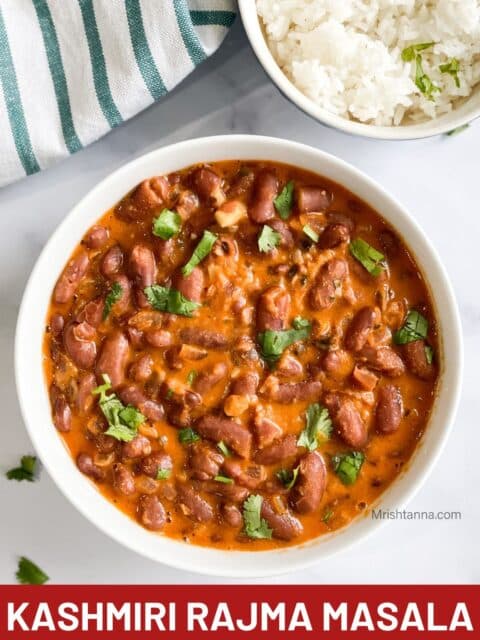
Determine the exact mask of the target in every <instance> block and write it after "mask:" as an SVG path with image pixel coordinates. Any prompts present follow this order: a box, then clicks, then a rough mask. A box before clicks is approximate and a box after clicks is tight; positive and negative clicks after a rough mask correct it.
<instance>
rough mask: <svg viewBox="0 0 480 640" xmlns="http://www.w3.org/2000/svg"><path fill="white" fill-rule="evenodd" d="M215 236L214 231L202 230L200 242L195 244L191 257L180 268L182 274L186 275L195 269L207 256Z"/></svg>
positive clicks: (215, 238) (215, 239)
mask: <svg viewBox="0 0 480 640" xmlns="http://www.w3.org/2000/svg"><path fill="white" fill-rule="evenodd" d="M217 238H218V236H217V234H216V233H212V232H211V231H208V230H207V231H204V232H203V236H202V238H201V240H200V242H199V243H198V244H197V246H196V247H195V249H194V251H193V253H192V257H191V258H190V260H189V261H188V262H187V264H186V265H185V266H184V267H183V268H182V273H183V275H184V276H186V277H188V276H189V275H190V274H191V273H192V271H193V270H194V269H195V267H196V266H197V265H198V264H200V262H201V261H202V260H204V259H205V258H206V257H207V256H208V254H209V253H210V251H211V250H212V249H213V245H214V244H215V242H216V241H217Z"/></svg>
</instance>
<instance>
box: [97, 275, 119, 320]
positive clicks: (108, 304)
mask: <svg viewBox="0 0 480 640" xmlns="http://www.w3.org/2000/svg"><path fill="white" fill-rule="evenodd" d="M122 293H123V287H122V285H121V284H120V283H119V282H114V283H113V284H112V286H111V287H110V291H109V292H108V294H107V297H106V298H105V305H104V307H103V313H102V320H106V319H107V318H108V315H109V313H110V311H111V310H112V307H113V305H114V304H115V303H116V302H118V301H119V300H120V298H121V297H122Z"/></svg>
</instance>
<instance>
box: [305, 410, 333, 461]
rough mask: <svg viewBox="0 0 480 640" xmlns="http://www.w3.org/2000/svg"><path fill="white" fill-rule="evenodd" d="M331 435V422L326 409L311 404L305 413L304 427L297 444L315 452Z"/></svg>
mask: <svg viewBox="0 0 480 640" xmlns="http://www.w3.org/2000/svg"><path fill="white" fill-rule="evenodd" d="M331 435H332V421H331V419H330V414H329V413H328V409H327V408H326V407H324V406H322V405H321V404H318V403H315V404H311V405H310V406H309V407H308V409H307V413H306V425H305V428H304V430H303V431H302V433H301V434H300V436H299V438H298V441H297V444H298V446H299V447H306V448H307V449H308V450H309V451H315V449H317V447H318V446H319V445H320V444H321V443H322V442H325V441H326V440H328V439H329V438H330V436H331Z"/></svg>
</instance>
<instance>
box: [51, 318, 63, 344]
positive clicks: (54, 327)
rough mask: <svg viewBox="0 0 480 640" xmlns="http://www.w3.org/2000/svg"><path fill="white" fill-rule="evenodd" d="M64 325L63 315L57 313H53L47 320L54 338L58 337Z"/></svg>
mask: <svg viewBox="0 0 480 640" xmlns="http://www.w3.org/2000/svg"><path fill="white" fill-rule="evenodd" d="M64 325H65V320H64V318H63V316H62V315H60V314H59V313H54V314H53V316H52V317H51V318H50V322H49V327H50V332H51V334H52V336H53V337H54V338H58V337H59V336H60V335H61V333H62V331H63V327H64Z"/></svg>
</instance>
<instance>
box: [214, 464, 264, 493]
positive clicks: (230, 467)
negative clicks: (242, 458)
mask: <svg viewBox="0 0 480 640" xmlns="http://www.w3.org/2000/svg"><path fill="white" fill-rule="evenodd" d="M223 469H224V470H225V472H226V474H227V476H228V477H229V478H232V479H233V480H235V482H237V483H238V484H239V485H241V486H242V487H247V489H251V490H253V489H256V488H257V487H259V486H260V485H261V484H263V483H264V482H265V480H266V479H267V474H266V472H265V469H264V467H262V466H261V465H258V464H252V463H248V464H247V465H246V466H244V465H242V463H241V462H239V461H238V460H233V459H232V458H226V459H225V461H224V463H223Z"/></svg>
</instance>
